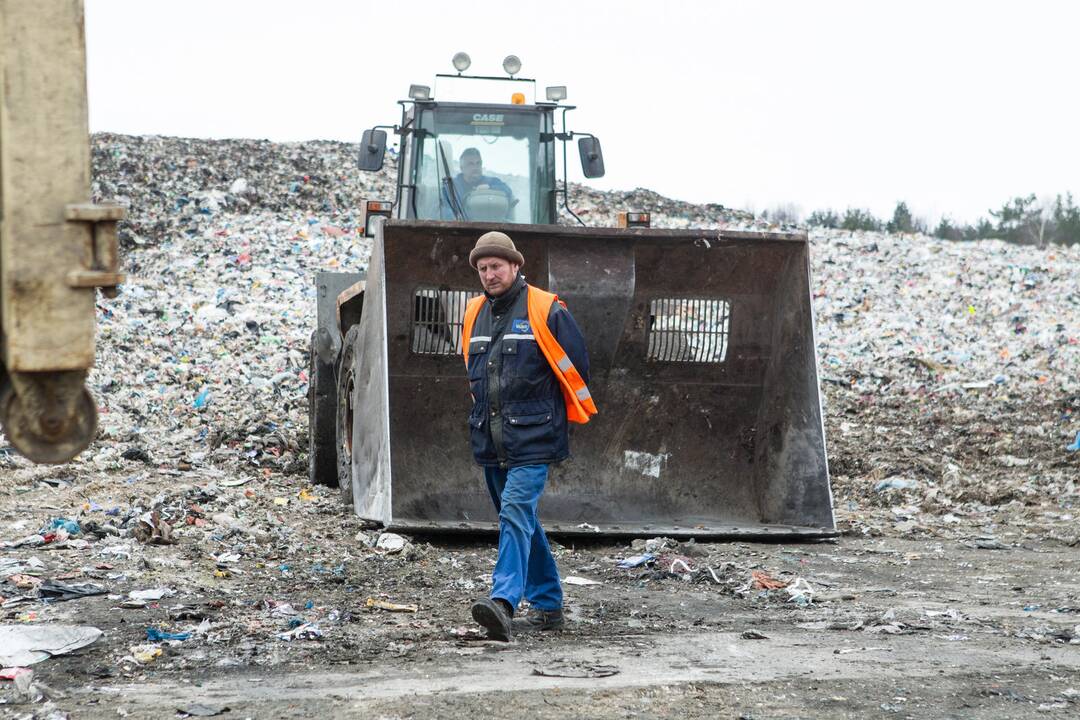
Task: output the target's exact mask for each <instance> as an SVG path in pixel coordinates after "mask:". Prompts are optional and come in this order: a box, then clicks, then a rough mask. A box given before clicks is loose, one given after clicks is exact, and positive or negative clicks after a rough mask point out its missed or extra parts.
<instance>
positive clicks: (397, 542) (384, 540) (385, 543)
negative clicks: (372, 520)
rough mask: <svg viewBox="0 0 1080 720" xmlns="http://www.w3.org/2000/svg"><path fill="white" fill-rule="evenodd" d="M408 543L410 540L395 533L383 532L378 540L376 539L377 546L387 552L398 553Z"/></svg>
mask: <svg viewBox="0 0 1080 720" xmlns="http://www.w3.org/2000/svg"><path fill="white" fill-rule="evenodd" d="M408 543H409V541H408V540H406V539H405V538H403V537H402V536H401V535H397V534H395V533H383V534H382V535H380V536H379V539H378V541H376V543H375V547H376V548H378V549H379V550H383V551H384V552H386V553H398V552H401V551H402V550H404V549H405V546H406V545H408Z"/></svg>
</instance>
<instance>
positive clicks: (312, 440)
mask: <svg viewBox="0 0 1080 720" xmlns="http://www.w3.org/2000/svg"><path fill="white" fill-rule="evenodd" d="M336 375H337V372H336V369H335V367H334V366H333V365H329V364H327V363H325V362H323V361H322V359H321V358H320V357H319V355H318V353H316V352H315V333H311V343H310V344H309V345H308V480H310V481H311V482H312V483H317V484H319V485H329V486H330V487H337V484H338V478H337V447H338V446H337V432H336V430H335V425H336V424H337V377H336Z"/></svg>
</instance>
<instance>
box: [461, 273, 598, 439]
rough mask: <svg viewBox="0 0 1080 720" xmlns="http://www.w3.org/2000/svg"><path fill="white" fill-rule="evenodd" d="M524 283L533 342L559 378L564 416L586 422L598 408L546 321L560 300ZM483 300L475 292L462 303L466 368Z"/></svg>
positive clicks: (462, 343) (462, 337) (463, 345)
mask: <svg viewBox="0 0 1080 720" xmlns="http://www.w3.org/2000/svg"><path fill="white" fill-rule="evenodd" d="M526 287H527V288H528V292H529V294H528V297H527V298H526V303H525V305H526V307H527V308H528V313H529V325H531V326H532V331H533V335H534V336H535V339H536V344H537V345H538V346H539V347H540V352H542V353H543V354H544V357H545V358H546V359H547V361H548V365H550V366H551V371H552V372H553V373H554V375H555V377H556V378H558V380H559V387H560V389H561V390H562V394H563V399H564V400H565V402H566V419H567V420H569V421H570V422H573V423H587V422H589V416H590V415H595V414H596V412H597V411H596V404H595V403H594V402H593V399H592V394H591V393H590V392H589V388H588V386H587V385H585V381H584V380H582V378H581V374H580V373H578V371H577V368H576V367H574V363H572V362H570V358H569V357H567V355H566V351H565V350H563V348H562V345H559V342H558V341H557V340H556V339H555V336H554V335H552V334H551V329H550V328H549V327H548V325H547V318H548V315H549V314H550V313H551V306H552V305H553V304H554V303H555V302H556V301H558V302H559V303H560V304H561V303H562V301H561V300H559V298H558V297H557V296H556V295H555V294H554V293H549V292H547V291H545V290H541V289H539V288H535V287H533V286H532V285H527V286H526ZM484 301H485V299H484V296H483V295H478V296H477V297H474V298H473V299H472V300H470V301H469V304H468V305H467V306H466V307H465V322H464V326H463V327H462V329H461V330H462V332H461V348H462V354H463V355H464V356H465V367H466V368H468V367H469V344H470V341H471V340H472V339H473V338H472V329H473V325H475V324H476V318H477V317H479V316H480V310H481V309H482V308H483V307H484ZM563 307H565V305H563ZM504 337H506V336H504Z"/></svg>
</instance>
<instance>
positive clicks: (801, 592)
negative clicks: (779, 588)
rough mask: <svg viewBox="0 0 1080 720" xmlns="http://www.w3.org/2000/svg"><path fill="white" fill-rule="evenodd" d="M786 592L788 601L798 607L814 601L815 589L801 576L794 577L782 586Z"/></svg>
mask: <svg viewBox="0 0 1080 720" xmlns="http://www.w3.org/2000/svg"><path fill="white" fill-rule="evenodd" d="M784 590H786V591H787V594H788V602H793V603H795V604H796V605H798V606H799V607H806V606H807V605H810V604H811V603H812V602H814V593H815V590H814V588H813V587H811V586H810V583H808V582H807V581H806V580H804V579H803V578H801V577H800V578H795V579H794V580H793V581H792V582H791V583H789V584H788V585H787V587H785V588H784Z"/></svg>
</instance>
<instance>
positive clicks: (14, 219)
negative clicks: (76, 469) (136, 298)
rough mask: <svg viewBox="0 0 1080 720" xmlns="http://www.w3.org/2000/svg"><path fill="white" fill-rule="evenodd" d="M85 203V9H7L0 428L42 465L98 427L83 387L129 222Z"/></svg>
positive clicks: (1, 155) (73, 450)
mask: <svg viewBox="0 0 1080 720" xmlns="http://www.w3.org/2000/svg"><path fill="white" fill-rule="evenodd" d="M89 198H90V137H89V132H88V128H87V106H86V53H85V41H84V36H83V3H82V2H81V0H36V1H35V2H27V1H26V0H0V426H2V428H3V431H4V434H5V435H6V436H7V439H8V441H9V442H10V443H11V444H12V446H14V447H15V449H16V450H18V451H19V452H20V453H22V454H23V455H25V456H26V457H27V458H29V459H31V460H33V461H35V462H43V463H61V462H66V461H68V460H70V459H71V458H72V457H74V456H75V455H76V454H78V453H79V452H80V451H82V450H83V449H84V448H86V446H87V445H88V444H89V443H90V441H91V440H92V439H93V437H94V432H95V430H96V427H97V408H96V404H95V402H94V399H93V398H92V397H91V396H90V393H89V392H88V391H87V389H86V384H85V381H86V374H87V371H88V370H89V368H90V367H91V366H92V365H93V363H94V319H95V302H96V294H97V288H101V290H102V293H103V294H104V295H105V296H106V297H113V296H115V295H116V290H117V286H118V285H119V284H120V283H121V282H122V281H123V275H122V274H121V273H120V272H119V269H118V265H119V258H118V254H117V240H116V223H117V221H118V220H120V219H121V218H122V217H123V214H124V211H123V209H122V208H120V207H118V206H116V205H109V204H100V205H96V204H93V203H91V202H89Z"/></svg>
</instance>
